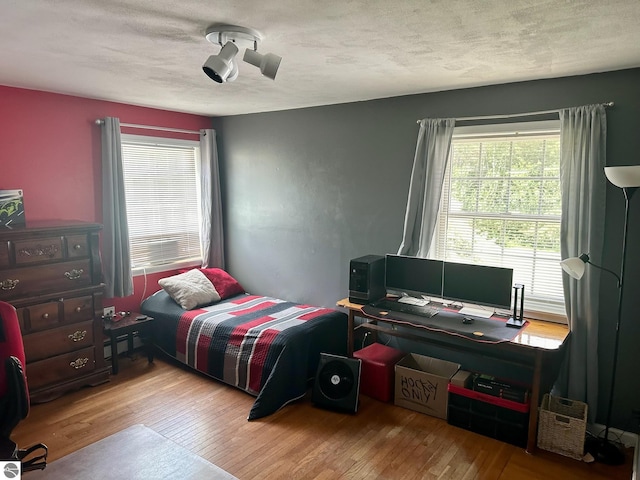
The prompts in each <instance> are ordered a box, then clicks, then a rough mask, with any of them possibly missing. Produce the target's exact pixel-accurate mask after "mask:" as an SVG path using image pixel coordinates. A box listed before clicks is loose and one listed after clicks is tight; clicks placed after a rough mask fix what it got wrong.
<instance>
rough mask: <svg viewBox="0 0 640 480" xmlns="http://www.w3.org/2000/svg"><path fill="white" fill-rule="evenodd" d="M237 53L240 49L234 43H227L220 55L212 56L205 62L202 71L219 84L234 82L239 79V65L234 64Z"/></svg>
mask: <svg viewBox="0 0 640 480" xmlns="http://www.w3.org/2000/svg"><path fill="white" fill-rule="evenodd" d="M237 53H238V47H236V45H235V44H234V43H232V42H227V43H225V45H224V47H222V49H221V50H220V53H219V54H218V55H211V56H210V57H209V58H208V59H207V61H206V62H204V65H203V66H202V70H204V73H206V74H207V75H208V76H209V78H211V79H212V80H214V81H216V82H218V83H224V82H230V81H233V80H235V79H236V78H237V77H238V65H237V64H236V62H234V57H235V56H236V54H237Z"/></svg>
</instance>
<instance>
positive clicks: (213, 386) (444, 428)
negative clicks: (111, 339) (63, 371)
mask: <svg viewBox="0 0 640 480" xmlns="http://www.w3.org/2000/svg"><path fill="white" fill-rule="evenodd" d="M27 373H28V372H27ZM252 404H253V398H252V397H251V396H249V395H248V394H246V393H243V392H241V391H239V390H237V389H235V388H232V387H229V386H226V385H223V384H220V383H218V382H216V381H213V380H211V379H208V378H205V377H204V376H201V375H199V374H197V373H193V372H191V371H189V370H186V369H184V368H180V367H178V366H176V365H174V364H173V363H171V362H169V361H167V360H163V359H156V361H155V363H154V364H147V361H146V358H145V357H144V356H139V357H138V358H136V359H135V360H133V361H132V360H129V359H126V358H123V359H121V363H120V373H119V374H118V375H116V376H112V377H111V382H109V383H106V384H103V385H100V386H97V387H89V388H84V389H82V390H79V391H77V392H74V393H71V394H68V395H65V396H64V397H61V398H59V399H57V400H54V401H52V402H49V403H46V404H40V405H34V406H32V409H31V413H30V415H29V417H28V418H27V419H26V420H24V421H23V422H21V423H20V424H19V425H18V427H17V428H16V430H15V431H14V433H13V435H12V439H13V440H14V441H16V442H17V443H18V445H20V446H22V447H25V446H28V445H31V444H33V443H37V442H43V443H46V444H47V445H48V447H49V462H52V461H54V460H56V459H57V458H60V457H62V456H64V455H67V454H68V453H71V452H73V451H75V450H77V449H79V448H81V447H83V446H85V445H88V444H90V443H93V442H95V441H97V440H99V439H101V438H104V437H106V436H108V435H111V434H113V433H116V432H118V431H120V430H122V429H124V428H126V427H128V426H131V425H135V424H139V423H141V424H144V425H146V426H148V427H150V428H151V429H153V430H155V431H157V432H159V433H160V434H162V435H164V436H166V437H168V438H170V439H171V440H173V441H175V442H176V443H178V444H180V445H182V446H183V447H185V448H187V449H189V450H191V451H192V452H194V453H196V454H198V455H200V456H202V457H203V458H205V459H207V460H209V461H210V462H212V463H214V464H216V465H218V466H219V467H221V468H223V469H225V470H227V471H228V472H229V473H231V474H233V475H235V476H236V477H238V478H239V479H241V480H246V479H254V478H260V479H272V478H273V479H280V478H282V479H287V480H292V479H341V478H346V479H364V478H366V479H419V478H421V479H453V480H468V479H497V480H529V479H545V480H555V479H557V480H589V479H593V480H596V479H602V480H604V479H608V480H611V479H630V478H631V461H630V460H629V461H628V462H627V465H624V466H620V467H609V466H605V465H602V464H591V465H587V464H584V463H581V462H578V461H575V460H572V459H569V458H565V457H562V456H559V455H555V454H551V453H549V452H539V453H537V454H535V455H529V454H527V453H526V452H525V451H524V450H523V449H521V448H517V447H514V446H511V445H508V444H505V443H502V442H499V441H497V440H493V439H490V438H486V437H483V436H480V435H477V434H475V433H471V432H468V431H466V430H463V429H460V428H456V427H453V426H450V425H448V424H447V423H446V421H444V420H440V419H437V418H434V417H430V416H427V415H423V414H420V413H417V412H413V411H411V410H406V409H404V408H401V407H396V406H393V405H389V404H384V403H381V402H378V401H376V400H373V399H370V398H368V397H366V396H364V395H361V397H360V407H359V410H358V413H357V414H355V415H350V414H342V413H336V412H332V411H329V410H323V409H320V408H317V407H314V406H313V404H312V403H311V401H310V400H309V399H308V398H307V399H303V400H301V401H298V402H295V403H293V404H291V405H288V406H286V407H285V408H283V409H281V410H280V411H279V412H277V413H276V414H274V415H271V416H269V417H267V418H264V419H261V420H257V421H252V422H248V421H247V420H246V417H247V414H248V412H249V409H250V407H251V405H252ZM122 448H123V449H126V448H127V446H126V445H123V446H122ZM629 457H631V453H630V452H629ZM116 461H117V459H114V462H116ZM25 477H27V478H28V474H26V475H25Z"/></svg>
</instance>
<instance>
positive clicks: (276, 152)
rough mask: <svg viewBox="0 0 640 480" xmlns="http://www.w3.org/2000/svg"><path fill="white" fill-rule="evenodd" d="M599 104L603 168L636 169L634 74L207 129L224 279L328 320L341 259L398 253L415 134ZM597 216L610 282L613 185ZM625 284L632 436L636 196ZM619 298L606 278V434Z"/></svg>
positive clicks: (623, 379)
mask: <svg viewBox="0 0 640 480" xmlns="http://www.w3.org/2000/svg"><path fill="white" fill-rule="evenodd" d="M267 81H268V80H267V79H265V82H267ZM227 87H228V88H233V85H228V86H227ZM327 88H331V85H327ZM608 101H613V102H615V106H614V107H612V108H609V109H608V110H607V118H608V142H607V158H608V160H607V163H608V165H631V164H640V69H632V70H624V71H617V72H608V73H602V74H595V75H587V76H579V77H567V78H559V79H550V80H539V81H531V82H524V83H513V84H505V85H495V86H489V87H482V88H473V89H464V90H452V91H445V92H436V93H426V94H422V95H412V96H404V97H395V98H388V99H382V100H374V101H368V102H358V103H350V104H340V105H331V106H326V107H315V108H308V109H300V110H289V111H281V112H272V113H261V114H253V115H239V116H231V117H221V118H215V119H213V128H215V129H216V130H217V132H218V148H219V153H220V162H221V169H222V182H223V202H224V216H225V219H224V220H225V228H226V233H225V235H226V240H225V241H226V256H227V268H228V270H229V271H230V273H231V274H232V275H233V276H235V277H236V278H237V279H238V280H239V281H240V282H241V283H242V284H243V286H244V287H245V289H246V290H247V291H250V292H254V293H260V294H264V295H271V296H276V297H280V298H285V299H288V300H292V301H297V302H308V303H313V304H318V305H324V306H328V307H331V306H334V305H335V302H336V301H337V300H339V299H341V298H344V297H346V296H348V266H349V260H350V259H352V258H355V257H359V256H361V255H366V254H380V255H383V254H385V253H395V252H396V250H397V248H398V246H399V244H400V241H401V238H402V227H403V222H404V210H405V203H406V200H407V193H408V187H409V179H410V175H411V167H412V162H413V156H414V152H415V146H416V138H417V132H418V125H417V124H416V120H418V119H421V118H425V117H463V116H464V117H466V116H477V115H492V114H506V113H520V112H537V111H543V110H551V109H558V108H562V107H570V106H578V105H586V104H591V103H601V102H608ZM606 212H607V218H606V238H605V255H604V264H605V266H607V267H609V268H611V269H613V270H615V271H619V268H620V260H621V255H620V254H621V243H622V226H623V219H624V198H623V195H622V192H621V190H619V189H617V188H615V187H613V186H611V185H609V186H608V190H607V209H606ZM626 282H627V285H628V288H627V292H628V295H627V298H626V300H625V303H624V307H623V308H624V319H623V323H622V327H621V344H620V360H619V362H620V363H619V367H618V369H619V370H618V371H619V376H618V381H617V385H616V393H615V400H614V415H613V417H614V421H613V424H614V425H615V426H617V427H619V428H625V429H627V430H634V431H638V425H637V421H633V420H632V413H631V411H632V409H635V408H640V374H638V365H639V364H640V354H639V352H640V349H639V348H638V344H639V343H640V314H639V312H640V295H637V294H636V293H635V292H636V290H637V285H639V284H640V194H638V195H637V198H636V197H634V198H633V199H632V202H631V225H630V229H629V247H628V258H627V270H626ZM616 294H617V290H616V285H615V281H614V280H613V279H611V278H609V277H606V276H603V277H602V292H601V309H600V315H601V317H602V326H601V329H600V332H599V335H600V348H599V351H598V352H597V354H598V355H599V357H600V364H601V371H600V372H593V374H594V376H595V375H599V379H600V389H601V394H600V408H599V415H598V419H599V421H601V422H604V417H605V407H606V403H607V399H608V390H609V385H610V383H609V382H610V377H611V367H612V363H611V362H612V359H611V357H612V350H613V339H614V334H615V319H616ZM594 354H596V352H594Z"/></svg>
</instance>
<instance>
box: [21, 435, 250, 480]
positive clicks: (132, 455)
mask: <svg viewBox="0 0 640 480" xmlns="http://www.w3.org/2000/svg"><path fill="white" fill-rule="evenodd" d="M49 453H51V452H49ZM24 477H25V478H29V479H30V480H31V479H33V480H36V479H46V480H69V479H91V480H101V479H105V480H106V479H109V480H112V479H114V478H123V479H124V478H126V479H127V480H163V479H172V480H175V479H177V478H180V479H193V480H196V479H197V480H202V479H212V480H234V479H235V480H237V479H236V477H234V476H233V475H231V474H229V473H227V472H225V471H224V470H222V469H221V468H219V467H216V466H215V465H214V464H213V463H210V462H208V461H206V460H205V459H203V458H201V457H199V456H197V455H195V454H193V453H191V452H190V451H189V450H187V449H185V448H182V447H181V446H180V445H178V444H177V443H175V442H173V441H171V440H169V439H168V438H166V437H163V436H162V435H160V434H159V433H157V432H155V431H153V430H151V429H150V428H147V427H145V426H144V425H134V426H132V427H129V428H127V429H125V430H122V431H120V432H118V433H115V434H113V435H111V436H110V437H106V438H103V439H102V440H100V441H98V442H96V443H92V444H91V445H88V446H86V447H84V448H81V449H80V450H77V451H75V452H73V453H71V454H69V455H67V456H66V457H62V458H60V459H59V460H56V461H54V462H52V463H50V464H49V465H47V468H45V469H44V470H38V471H33V472H29V473H27V474H25V475H24Z"/></svg>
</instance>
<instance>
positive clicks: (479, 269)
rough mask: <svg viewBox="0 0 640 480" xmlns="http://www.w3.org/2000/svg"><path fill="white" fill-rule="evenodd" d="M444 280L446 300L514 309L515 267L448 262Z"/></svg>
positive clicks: (443, 294)
mask: <svg viewBox="0 0 640 480" xmlns="http://www.w3.org/2000/svg"><path fill="white" fill-rule="evenodd" d="M442 283H443V288H442V296H443V297H444V298H445V299H448V300H458V301H461V302H469V303H475V304H478V305H488V306H491V307H497V308H505V309H509V308H511V289H512V287H513V269H512V268H501V267H487V266H484V265H472V264H468V263H454V262H445V264H444V276H443V282H442Z"/></svg>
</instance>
